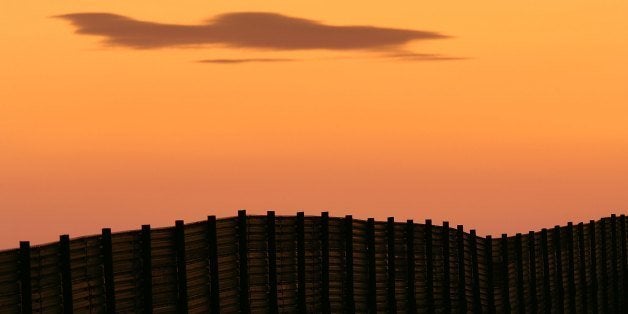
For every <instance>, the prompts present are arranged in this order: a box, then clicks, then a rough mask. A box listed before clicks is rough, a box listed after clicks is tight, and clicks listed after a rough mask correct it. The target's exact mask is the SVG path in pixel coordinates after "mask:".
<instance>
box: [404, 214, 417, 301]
mask: <svg viewBox="0 0 628 314" xmlns="http://www.w3.org/2000/svg"><path fill="white" fill-rule="evenodd" d="M414 269H415V257H414V221H412V220H411V219H410V220H408V221H407V222H406V298H407V304H406V306H407V312H408V313H416V297H415V295H416V294H415V289H414V284H415V279H414Z"/></svg>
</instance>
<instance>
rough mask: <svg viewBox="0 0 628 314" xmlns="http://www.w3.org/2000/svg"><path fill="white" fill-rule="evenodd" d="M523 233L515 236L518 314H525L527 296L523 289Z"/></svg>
mask: <svg viewBox="0 0 628 314" xmlns="http://www.w3.org/2000/svg"><path fill="white" fill-rule="evenodd" d="M522 242H523V241H522V235H521V233H517V234H516V235H515V259H516V261H515V263H516V265H517V267H516V271H517V284H516V287H517V312H518V313H525V312H526V304H525V295H524V290H523V289H524V288H523V243H522Z"/></svg>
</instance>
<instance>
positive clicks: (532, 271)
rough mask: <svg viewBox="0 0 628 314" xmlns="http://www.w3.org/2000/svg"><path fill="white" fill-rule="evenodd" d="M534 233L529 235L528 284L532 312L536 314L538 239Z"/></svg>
mask: <svg viewBox="0 0 628 314" xmlns="http://www.w3.org/2000/svg"><path fill="white" fill-rule="evenodd" d="M535 236H536V235H535V233H534V231H530V232H529V233H528V264H529V271H528V282H529V283H530V293H529V295H530V312H532V313H536V312H537V310H538V307H539V306H538V299H537V297H536V294H537V290H536V239H535Z"/></svg>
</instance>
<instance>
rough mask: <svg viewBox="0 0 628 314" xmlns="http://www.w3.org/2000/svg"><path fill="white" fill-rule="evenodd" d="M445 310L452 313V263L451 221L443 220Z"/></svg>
mask: <svg viewBox="0 0 628 314" xmlns="http://www.w3.org/2000/svg"><path fill="white" fill-rule="evenodd" d="M442 232H443V233H442V241H443V243H442V244H443V312H444V313H451V275H450V271H451V265H450V261H449V222H448V221H443V230H442Z"/></svg>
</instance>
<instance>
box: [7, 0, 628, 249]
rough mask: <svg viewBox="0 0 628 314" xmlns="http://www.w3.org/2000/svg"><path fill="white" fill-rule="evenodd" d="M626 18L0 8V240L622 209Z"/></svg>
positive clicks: (346, 7) (300, 9)
mask: <svg viewBox="0 0 628 314" xmlns="http://www.w3.org/2000/svg"><path fill="white" fill-rule="evenodd" d="M84 13H99V14H98V15H93V14H92V15H85V14H84ZM260 13H263V14H260ZM626 13H628V2H626V1H619V0H617V1H582V0H579V1H573V0H570V1H566V0H555V1H533V2H525V3H524V2H521V3H513V2H508V1H495V0H491V1H482V2H469V1H431V2H425V1H410V0H408V1H387V2H385V3H384V2H364V1H357V0H344V1H336V2H333V4H332V3H329V2H321V1H286V0H282V1H274V0H273V1H270V0H264V1H261V0H256V1H250V0H247V1H241V0H236V1H234V0H229V1H226V0H225V1H222V0H221V1H206V0H204V1H185V2H184V3H181V2H180V1H163V0H162V1H147V0H136V1H76V0H73V1H69V0H57V1H46V2H41V1H37V2H35V1H30V0H29V1H2V2H0V248H6V247H14V246H17V244H18V243H17V241H19V240H31V241H32V242H34V243H43V242H50V241H54V240H56V239H57V237H58V235H59V234H61V233H70V235H71V236H80V235H88V234H95V233H99V232H100V228H102V227H112V228H113V230H114V231H120V230H126V229H135V228H137V227H138V226H139V225H140V224H146V223H150V224H152V225H153V226H166V225H170V224H173V222H174V220H175V219H185V220H186V221H197V220H203V219H205V217H206V216H207V215H209V214H215V215H218V216H221V217H222V216H232V215H235V214H236V210H238V209H242V208H244V209H247V210H248V211H249V213H251V214H259V213H265V212H266V210H268V209H273V210H275V211H277V213H278V214H293V213H295V212H296V211H297V210H303V211H305V212H306V214H316V215H317V214H319V213H320V212H321V211H322V210H328V211H330V213H331V215H335V216H340V215H345V214H349V213H350V214H353V215H354V217H356V218H367V217H375V218H377V219H384V218H385V217H387V216H391V215H394V216H395V217H397V219H398V220H405V219H415V220H416V221H423V220H424V219H425V218H432V219H433V220H434V221H435V223H437V224H440V222H441V221H442V220H448V221H450V222H451V223H452V224H453V225H456V224H464V225H465V227H466V228H477V229H478V231H479V233H480V234H499V233H502V232H508V233H513V232H518V231H519V232H524V231H527V230H534V229H539V228H541V227H548V226H553V225H555V224H563V223H565V222H566V221H569V220H572V221H575V222H578V221H588V220H589V219H593V218H599V217H601V216H607V215H609V214H610V213H618V214H621V213H626V212H628V211H627V210H626V209H627V208H628V193H627V192H626V191H628V107H627V106H628V88H626V82H628V62H627V61H626V56H628V41H626V38H628V19H626ZM94 17H98V19H95V18H94ZM112 18H113V21H114V22H112V20H111V19H112ZM293 26H294V27H293Z"/></svg>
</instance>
